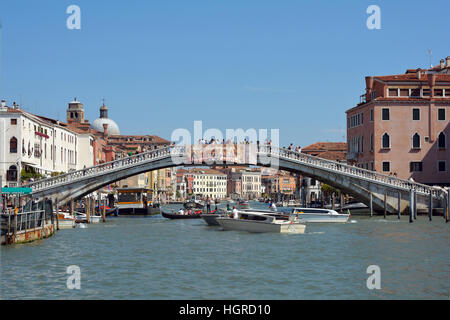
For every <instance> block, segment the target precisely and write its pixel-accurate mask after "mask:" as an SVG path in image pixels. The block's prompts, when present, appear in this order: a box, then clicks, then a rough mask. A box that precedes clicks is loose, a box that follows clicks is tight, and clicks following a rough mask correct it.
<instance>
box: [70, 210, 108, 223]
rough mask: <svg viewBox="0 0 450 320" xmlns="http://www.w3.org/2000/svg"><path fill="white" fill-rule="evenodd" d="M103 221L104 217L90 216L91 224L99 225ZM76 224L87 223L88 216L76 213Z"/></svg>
mask: <svg viewBox="0 0 450 320" xmlns="http://www.w3.org/2000/svg"><path fill="white" fill-rule="evenodd" d="M101 219H102V216H97V215H89V223H99V222H100V221H101ZM75 222H76V223H86V222H87V216H86V214H85V213H81V212H75Z"/></svg>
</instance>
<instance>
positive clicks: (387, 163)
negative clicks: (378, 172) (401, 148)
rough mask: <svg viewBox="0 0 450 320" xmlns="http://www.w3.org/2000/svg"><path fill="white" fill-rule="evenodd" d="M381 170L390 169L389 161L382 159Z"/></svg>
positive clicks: (386, 170) (387, 170)
mask: <svg viewBox="0 0 450 320" xmlns="http://www.w3.org/2000/svg"><path fill="white" fill-rule="evenodd" d="M382 165H383V172H389V171H391V163H390V162H389V161H383V163H382Z"/></svg>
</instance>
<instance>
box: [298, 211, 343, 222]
mask: <svg viewBox="0 0 450 320" xmlns="http://www.w3.org/2000/svg"><path fill="white" fill-rule="evenodd" d="M349 218H350V215H348V214H342V215H341V214H340V215H332V214H323V215H318V214H307V213H304V214H299V215H298V220H299V221H300V222H307V223H317V222H319V223H320V222H323V223H329V222H338V223H345V222H347V221H348V220H349Z"/></svg>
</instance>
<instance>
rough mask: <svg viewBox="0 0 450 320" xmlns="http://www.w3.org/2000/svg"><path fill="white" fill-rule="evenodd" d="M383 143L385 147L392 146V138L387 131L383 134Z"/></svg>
mask: <svg viewBox="0 0 450 320" xmlns="http://www.w3.org/2000/svg"><path fill="white" fill-rule="evenodd" d="M381 145H382V148H383V149H389V148H390V147H391V138H390V137H389V135H388V134H387V133H385V134H383V137H382V141H381Z"/></svg>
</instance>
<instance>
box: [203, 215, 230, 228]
mask: <svg viewBox="0 0 450 320" xmlns="http://www.w3.org/2000/svg"><path fill="white" fill-rule="evenodd" d="M226 216H227V215H225V214H209V213H205V214H202V215H201V217H202V219H203V220H205V222H206V223H207V224H208V225H209V226H220V224H219V222H217V218H223V217H226Z"/></svg>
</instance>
